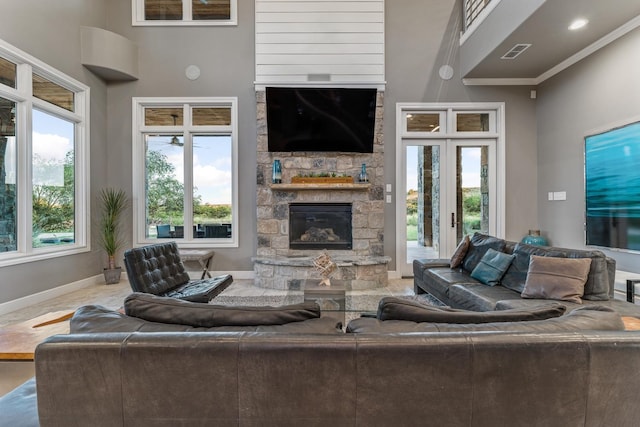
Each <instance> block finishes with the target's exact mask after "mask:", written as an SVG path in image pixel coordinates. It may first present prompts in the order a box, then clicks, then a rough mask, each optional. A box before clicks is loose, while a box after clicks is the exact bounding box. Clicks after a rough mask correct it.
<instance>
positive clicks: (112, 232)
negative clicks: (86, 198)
mask: <svg viewBox="0 0 640 427" xmlns="http://www.w3.org/2000/svg"><path fill="white" fill-rule="evenodd" d="M100 202H101V208H102V218H101V220H100V246H101V247H102V249H104V251H105V252H106V253H107V256H108V259H109V266H108V267H107V268H105V269H104V270H103V271H104V279H105V281H106V283H107V285H111V284H114V283H118V282H120V274H121V272H122V267H117V266H116V252H118V249H120V248H121V247H122V245H123V244H124V240H123V238H122V230H121V229H120V227H121V221H122V214H123V212H124V210H125V209H126V207H127V195H126V193H125V192H124V190H116V189H114V188H104V189H103V190H102V191H101V192H100Z"/></svg>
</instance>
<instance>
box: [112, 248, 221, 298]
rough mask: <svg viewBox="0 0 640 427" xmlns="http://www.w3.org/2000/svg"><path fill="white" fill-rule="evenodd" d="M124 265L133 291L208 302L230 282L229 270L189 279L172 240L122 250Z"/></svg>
mask: <svg viewBox="0 0 640 427" xmlns="http://www.w3.org/2000/svg"><path fill="white" fill-rule="evenodd" d="M124 265H125V267H126V269H127V276H128V278H129V283H130V284H131V289H133V290H134V291H135V292H144V293H148V294H153V295H158V296H165V297H173V298H179V299H183V300H186V301H193V302H209V301H210V300H211V299H213V298H214V297H215V296H216V295H218V294H220V292H222V291H224V290H225V289H226V288H227V287H229V285H230V284H231V283H232V282H233V277H231V275H230V274H224V275H221V276H216V277H213V278H211V279H201V280H191V279H190V277H189V274H188V273H187V272H186V270H185V268H184V265H183V264H182V261H181V260H180V253H179V251H178V245H176V243H175V242H166V243H157V244H154V245H148V246H142V247H140V248H133V249H129V250H127V251H125V253H124Z"/></svg>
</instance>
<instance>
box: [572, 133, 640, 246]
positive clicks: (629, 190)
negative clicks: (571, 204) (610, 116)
mask: <svg viewBox="0 0 640 427" xmlns="http://www.w3.org/2000/svg"><path fill="white" fill-rule="evenodd" d="M584 151H585V193H586V194H585V208H586V243H587V245H593V246H603V247H607V248H617V249H627V250H640V122H635V123H630V124H628V125H625V126H622V127H618V128H615V129H611V130H608V131H606V132H602V133H598V134H595V135H589V136H587V137H585V150H584Z"/></svg>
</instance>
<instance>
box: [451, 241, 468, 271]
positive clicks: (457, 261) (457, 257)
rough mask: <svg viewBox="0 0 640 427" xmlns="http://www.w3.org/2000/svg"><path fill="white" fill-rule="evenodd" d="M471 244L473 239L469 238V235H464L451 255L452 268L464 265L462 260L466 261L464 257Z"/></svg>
mask: <svg viewBox="0 0 640 427" xmlns="http://www.w3.org/2000/svg"><path fill="white" fill-rule="evenodd" d="M470 244H471V240H469V236H468V235H467V236H464V238H463V239H462V240H461V241H460V243H459V244H458V246H457V247H456V250H455V251H454V252H453V255H452V256H451V262H450V264H449V266H450V267H451V268H458V267H460V266H461V265H462V261H464V257H465V255H466V254H467V251H468V250H469V245H470Z"/></svg>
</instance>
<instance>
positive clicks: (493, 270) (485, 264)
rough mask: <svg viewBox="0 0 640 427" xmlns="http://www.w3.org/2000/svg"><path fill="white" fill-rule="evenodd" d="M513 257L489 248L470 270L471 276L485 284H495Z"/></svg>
mask: <svg viewBox="0 0 640 427" xmlns="http://www.w3.org/2000/svg"><path fill="white" fill-rule="evenodd" d="M513 258H514V256H513V255H509V254H505V253H502V252H498V251H496V250H495V249H491V248H489V249H488V250H487V252H485V254H484V256H483V257H482V258H481V259H480V262H478V264H477V265H476V267H475V268H474V269H473V271H472V272H471V277H473V278H474V279H476V280H478V281H480V282H481V283H484V284H485V285H489V286H495V285H497V284H498V283H499V282H500V279H502V276H503V275H504V273H505V271H507V268H509V265H511V261H513Z"/></svg>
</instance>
